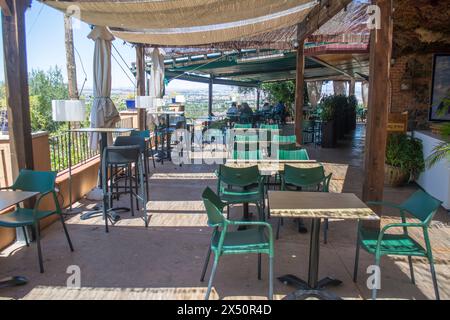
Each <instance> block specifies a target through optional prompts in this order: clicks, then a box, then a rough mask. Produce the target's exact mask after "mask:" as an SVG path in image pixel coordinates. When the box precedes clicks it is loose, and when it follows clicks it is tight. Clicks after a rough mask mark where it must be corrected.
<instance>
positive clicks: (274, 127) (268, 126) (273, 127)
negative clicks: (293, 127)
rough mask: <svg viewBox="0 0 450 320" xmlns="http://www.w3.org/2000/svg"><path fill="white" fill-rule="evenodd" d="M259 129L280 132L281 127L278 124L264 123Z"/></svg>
mask: <svg viewBox="0 0 450 320" xmlns="http://www.w3.org/2000/svg"><path fill="white" fill-rule="evenodd" d="M259 128H260V129H267V130H280V126H279V125H278V124H264V123H262V124H261V125H260V127H259Z"/></svg>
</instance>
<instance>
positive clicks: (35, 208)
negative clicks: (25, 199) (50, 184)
mask: <svg viewBox="0 0 450 320" xmlns="http://www.w3.org/2000/svg"><path fill="white" fill-rule="evenodd" d="M52 192H55V191H54V190H50V191H47V192H45V193H41V194H40V195H39V196H38V198H37V200H36V203H35V205H34V208H33V215H35V214H36V212H37V211H38V209H39V205H40V204H41V201H42V199H43V198H44V197H45V196H47V195H48V194H50V193H52Z"/></svg>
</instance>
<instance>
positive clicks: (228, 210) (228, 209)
mask: <svg viewBox="0 0 450 320" xmlns="http://www.w3.org/2000/svg"><path fill="white" fill-rule="evenodd" d="M227 220H230V205H229V204H228V205H227Z"/></svg>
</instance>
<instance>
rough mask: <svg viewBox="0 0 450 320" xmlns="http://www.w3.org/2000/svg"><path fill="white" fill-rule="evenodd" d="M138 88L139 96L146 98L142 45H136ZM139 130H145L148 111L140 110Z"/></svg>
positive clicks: (143, 50)
mask: <svg viewBox="0 0 450 320" xmlns="http://www.w3.org/2000/svg"><path fill="white" fill-rule="evenodd" d="M136 86H137V95H138V96H145V49H144V46H143V45H142V44H137V45H136ZM137 110H138V128H139V130H141V131H142V130H145V115H146V109H141V108H138V109H137Z"/></svg>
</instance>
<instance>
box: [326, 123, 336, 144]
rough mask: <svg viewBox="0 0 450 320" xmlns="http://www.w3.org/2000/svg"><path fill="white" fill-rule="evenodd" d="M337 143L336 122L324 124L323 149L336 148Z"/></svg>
mask: <svg viewBox="0 0 450 320" xmlns="http://www.w3.org/2000/svg"><path fill="white" fill-rule="evenodd" d="M336 143H337V136H336V121H335V120H331V121H324V122H322V148H335V147H336Z"/></svg>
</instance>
